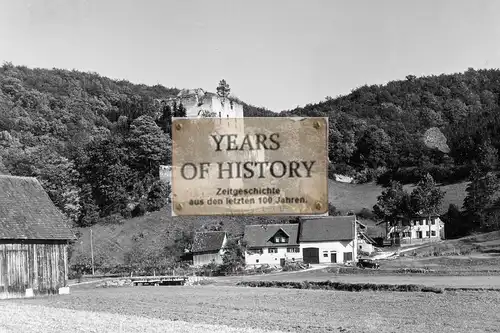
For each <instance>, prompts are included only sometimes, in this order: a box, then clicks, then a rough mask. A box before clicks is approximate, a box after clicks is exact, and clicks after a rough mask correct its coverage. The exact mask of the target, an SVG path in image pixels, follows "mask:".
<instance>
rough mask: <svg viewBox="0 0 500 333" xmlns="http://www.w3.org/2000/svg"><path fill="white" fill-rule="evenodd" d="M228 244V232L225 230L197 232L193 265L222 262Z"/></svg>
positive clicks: (194, 241)
mask: <svg viewBox="0 0 500 333" xmlns="http://www.w3.org/2000/svg"><path fill="white" fill-rule="evenodd" d="M226 245H227V234H226V233H225V232H223V231H207V232H197V233H195V234H194V239H193V248H192V249H191V252H192V253H193V265H194V266H203V265H207V264H210V263H216V264H222V256H223V255H224V252H225V247H226Z"/></svg>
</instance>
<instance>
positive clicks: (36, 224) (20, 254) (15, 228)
mask: <svg viewBox="0 0 500 333" xmlns="http://www.w3.org/2000/svg"><path fill="white" fill-rule="evenodd" d="M73 240H75V235H74V234H73V232H72V231H71V229H70V227H69V224H68V222H67V220H66V219H65V217H64V215H63V214H62V213H61V212H60V211H59V210H58V209H57V207H56V206H55V205H54V203H53V202H52V201H51V199H50V198H49V196H48V195H47V193H46V192H45V190H44V189H43V187H42V186H41V184H40V183H39V182H38V180H37V179H36V178H31V177H15V176H8V175H0V299H2V298H16V297H29V296H35V295H43V294H58V293H68V292H69V288H68V287H67V275H68V244H69V242H71V241H73Z"/></svg>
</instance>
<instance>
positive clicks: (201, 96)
mask: <svg viewBox="0 0 500 333" xmlns="http://www.w3.org/2000/svg"><path fill="white" fill-rule="evenodd" d="M166 103H167V105H170V106H171V107H172V106H173V105H174V103H176V104H177V105H179V104H180V103H182V105H183V106H184V107H185V108H186V116H187V117H189V118H191V117H193V118H196V117H219V118H243V105H241V104H240V103H238V102H235V101H233V100H231V99H228V98H222V97H220V96H218V95H217V94H215V93H211V92H208V91H204V90H203V89H201V88H197V89H183V90H181V91H180V92H179V94H177V96H176V97H174V98H171V99H169V100H167V101H166Z"/></svg>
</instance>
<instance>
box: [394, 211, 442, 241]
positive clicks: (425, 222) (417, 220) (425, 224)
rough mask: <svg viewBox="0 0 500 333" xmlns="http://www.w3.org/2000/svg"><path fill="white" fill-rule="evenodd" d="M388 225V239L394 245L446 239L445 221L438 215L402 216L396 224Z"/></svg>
mask: <svg viewBox="0 0 500 333" xmlns="http://www.w3.org/2000/svg"><path fill="white" fill-rule="evenodd" d="M386 225H387V240H390V241H391V242H392V243H393V244H394V245H401V244H420V243H427V242H436V241H439V240H441V239H444V238H445V237H444V236H445V234H444V222H443V221H442V220H441V219H440V218H439V216H438V215H433V216H432V217H431V218H430V219H429V218H428V217H424V216H418V215H416V216H412V217H409V218H401V219H400V220H399V221H398V222H397V223H396V225H393V226H389V224H386Z"/></svg>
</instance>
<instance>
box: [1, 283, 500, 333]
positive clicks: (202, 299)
mask: <svg viewBox="0 0 500 333" xmlns="http://www.w3.org/2000/svg"><path fill="white" fill-rule="evenodd" d="M465 305H466V306H465ZM32 306H42V307H43V308H41V309H40V308H33V307H32ZM78 311H83V312H78ZM196 324H205V325H206V324H210V325H225V326H216V327H209V326H196ZM231 327H233V328H238V329H239V330H232V329H231ZM41 328H46V329H44V330H41ZM250 328H255V329H260V330H278V331H281V332H308V333H309V332H398V333H405V332H409V333H410V332H440V333H441V332H468V333H469V332H470V333H472V332H498V331H500V293H498V292H489V293H483V292H475V293H451V292H448V293H445V294H430V293H384V292H378V293H377V292H362V293H353V292H335V291H321V290H288V289H275V288H238V287H217V286H198V287H129V288H110V289H93V290H80V291H78V290H73V291H72V294H71V295H64V296H58V297H48V298H41V299H31V300H9V301H3V302H0V332H20V333H21V332H35V331H36V332H40V331H47V332H49V331H50V332H56V333H57V332H160V331H161V332H174V331H175V332H221V333H222V332H262V331H252V330H250Z"/></svg>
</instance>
